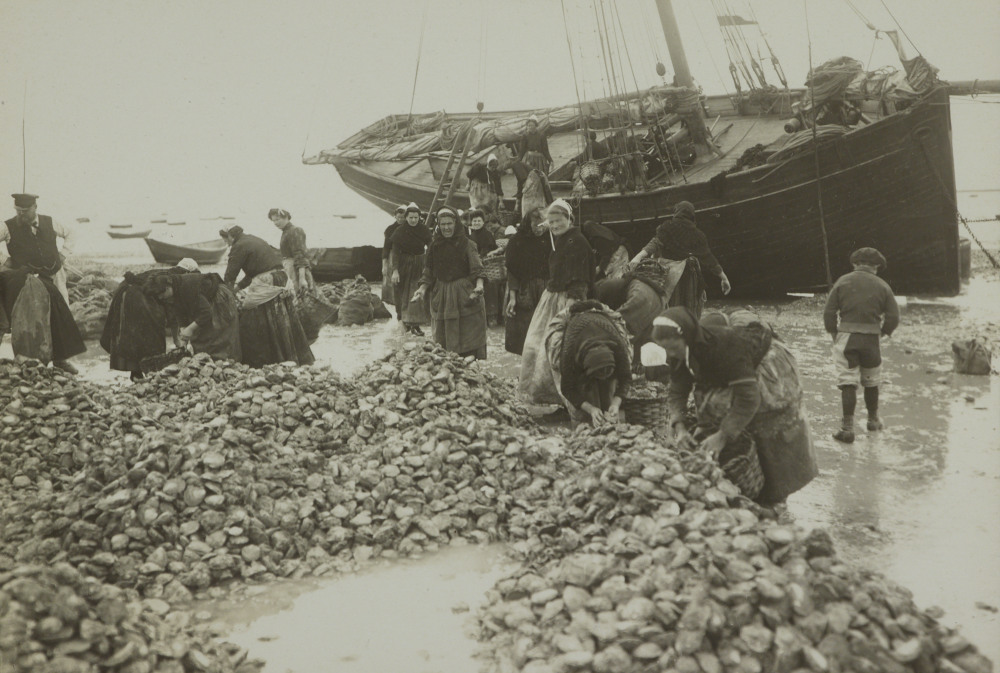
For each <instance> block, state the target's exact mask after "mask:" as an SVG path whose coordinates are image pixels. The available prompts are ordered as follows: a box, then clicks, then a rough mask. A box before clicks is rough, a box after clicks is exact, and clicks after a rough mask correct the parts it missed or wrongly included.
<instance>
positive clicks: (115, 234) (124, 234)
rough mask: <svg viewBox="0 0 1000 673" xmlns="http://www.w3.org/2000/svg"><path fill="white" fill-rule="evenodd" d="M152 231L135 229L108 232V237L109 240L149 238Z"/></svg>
mask: <svg viewBox="0 0 1000 673" xmlns="http://www.w3.org/2000/svg"><path fill="white" fill-rule="evenodd" d="M152 231H153V230H152V229H136V230H134V231H109V232H108V236H110V237H111V238H146V237H147V236H149V234H150V232H152Z"/></svg>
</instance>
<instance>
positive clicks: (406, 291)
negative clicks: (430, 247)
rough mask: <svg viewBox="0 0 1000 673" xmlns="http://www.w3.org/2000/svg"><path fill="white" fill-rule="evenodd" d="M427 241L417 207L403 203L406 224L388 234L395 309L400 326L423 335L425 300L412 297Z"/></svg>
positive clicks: (427, 236)
mask: <svg viewBox="0 0 1000 673" xmlns="http://www.w3.org/2000/svg"><path fill="white" fill-rule="evenodd" d="M430 242H431V232H430V230H429V229H428V228H427V227H426V226H425V225H424V224H423V223H422V222H421V221H420V208H419V207H418V206H417V204H415V203H411V204H410V205H408V206H407V207H406V224H403V225H400V226H399V227H398V228H397V229H396V231H394V232H393V234H392V250H391V251H390V253H389V269H390V272H391V273H390V278H391V280H392V284H393V285H394V286H395V287H396V313H397V315H402V318H403V328H404V329H406V331H407V332H409V333H411V334H416V335H418V336H423V333H424V332H423V330H422V329H420V326H421V325H426V324H427V323H428V322H429V321H430V314H429V313H428V311H427V302H425V301H423V300H420V301H413V299H412V297H413V296H414V294H415V293H416V291H417V288H418V287H419V286H420V277H421V276H422V275H423V273H424V253H425V252H426V250H427V244H428V243H430Z"/></svg>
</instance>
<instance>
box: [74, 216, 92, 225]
mask: <svg viewBox="0 0 1000 673" xmlns="http://www.w3.org/2000/svg"><path fill="white" fill-rule="evenodd" d="M76 221H77V222H79V223H80V224H83V223H84V222H90V218H89V217H78V218H76Z"/></svg>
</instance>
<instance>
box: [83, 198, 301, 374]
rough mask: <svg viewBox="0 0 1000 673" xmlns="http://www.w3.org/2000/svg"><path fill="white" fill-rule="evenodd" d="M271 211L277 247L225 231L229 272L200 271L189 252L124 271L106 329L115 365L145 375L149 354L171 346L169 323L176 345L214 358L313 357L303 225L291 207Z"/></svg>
mask: <svg viewBox="0 0 1000 673" xmlns="http://www.w3.org/2000/svg"><path fill="white" fill-rule="evenodd" d="M268 217H269V219H270V220H271V222H272V223H273V224H274V225H275V226H276V227H277V228H278V229H280V230H281V232H282V233H281V240H280V243H279V248H278V249H275V248H273V247H272V246H270V245H269V244H268V243H267V242H266V241H264V240H263V239H261V238H259V237H257V236H253V235H250V234H247V233H245V232H244V231H243V229H242V228H241V227H239V226H237V225H232V226H230V227H228V228H226V229H224V230H222V231H220V232H219V235H220V236H221V237H222V238H223V239H224V240H226V242H227V243H229V245H230V255H229V260H228V264H227V269H226V272H225V278H223V277H221V276H219V274H217V273H202V272H201V271H200V269H199V268H198V265H197V264H196V263H195V262H194V261H193V260H190V259H185V260H181V262H180V263H179V264H178V265H177V266H175V267H172V268H169V269H151V270H148V271H144V272H141V273H136V274H133V273H126V274H125V279H124V281H123V282H122V283H121V285H119V287H118V289H117V290H116V291H115V293H114V295H113V297H112V300H111V305H110V308H109V311H108V320H107V322H106V323H105V327H104V332H103V334H102V336H101V346H102V347H103V348H104V349H105V350H106V351H108V353H110V355H111V361H110V365H111V369H114V370H118V371H127V372H130V375H131V378H132V380H137V379H141V378H142V377H143V361H144V360H147V359H149V358H153V357H154V356H157V355H163V354H164V353H166V350H167V343H166V335H167V332H168V331H169V332H170V333H171V335H172V337H173V343H174V346H175V347H178V348H189V349H190V351H191V352H193V353H207V354H209V355H211V356H212V357H213V358H215V359H224V360H235V361H238V362H243V363H245V364H249V365H251V366H254V367H261V366H263V365H265V364H272V363H277V362H285V361H293V362H296V363H298V364H312V363H313V362H314V361H315V358H314V356H313V353H312V350H311V349H310V348H309V341H308V339H307V337H306V334H305V331H304V330H303V327H302V323H301V321H300V320H299V316H298V310H297V305H296V302H297V301H298V299H299V298H300V297H302V296H303V294H304V293H305V292H308V291H310V290H312V289H313V288H314V282H313V278H312V273H311V270H310V264H309V260H308V257H307V255H306V236H305V232H304V231H303V230H302V228H301V227H297V226H295V225H293V224H292V223H291V214H290V213H289V212H288V211H286V210H283V209H280V208H273V209H271V211H270V212H269V213H268ZM241 272H242V274H243V275H242V278H241V279H240V280H239V282H238V283H237V278H238V277H239V275H240V273H241ZM237 290H238V291H239V292H240V295H239V297H238V296H237Z"/></svg>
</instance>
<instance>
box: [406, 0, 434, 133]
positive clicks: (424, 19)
mask: <svg viewBox="0 0 1000 673" xmlns="http://www.w3.org/2000/svg"><path fill="white" fill-rule="evenodd" d="M430 6H431V0H427V2H425V3H424V14H423V16H422V17H421V18H420V41H419V42H418V43H417V67H416V69H415V70H414V71H413V91H412V92H411V93H410V111H409V113H407V115H406V130H407V132H409V130H410V122H411V121H412V120H413V101H414V100H416V97H417V78H418V77H419V76H420V55H421V54H423V52H424V28H426V26H427V12H428V10H429V9H430Z"/></svg>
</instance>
